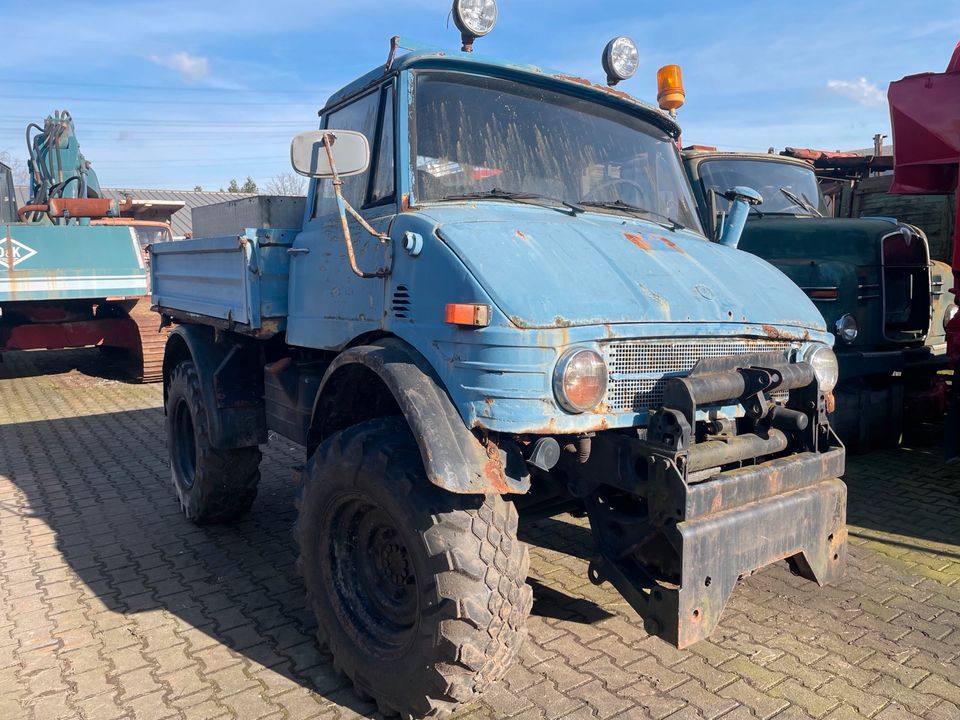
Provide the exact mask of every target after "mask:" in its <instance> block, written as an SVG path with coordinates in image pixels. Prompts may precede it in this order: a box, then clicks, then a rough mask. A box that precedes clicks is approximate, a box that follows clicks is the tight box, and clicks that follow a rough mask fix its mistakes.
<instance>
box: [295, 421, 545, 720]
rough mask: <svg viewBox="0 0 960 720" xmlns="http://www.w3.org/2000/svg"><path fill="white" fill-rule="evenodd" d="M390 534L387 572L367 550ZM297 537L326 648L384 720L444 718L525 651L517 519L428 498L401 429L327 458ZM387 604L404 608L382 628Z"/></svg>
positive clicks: (381, 427)
mask: <svg viewBox="0 0 960 720" xmlns="http://www.w3.org/2000/svg"><path fill="white" fill-rule="evenodd" d="M374 518H375V519H374ZM347 520H349V522H347ZM377 523H380V525H378V524H377ZM345 525H346V527H345ZM381 525H382V526H383V528H388V530H389V531H388V530H384V531H383V533H382V536H383V537H386V538H387V542H386V544H385V545H383V546H384V547H386V548H387V553H386V554H389V557H390V558H393V559H392V560H384V559H383V558H384V557H385V553H384V552H378V551H379V550H381V547H380V545H377V544H376V543H369V544H368V543H367V539H370V538H373V537H374V536H375V534H376V533H380V532H381V530H382V528H381ZM391 526H392V530H390V529H389V528H390V527H391ZM345 530H346V531H345ZM351 530H352V532H351ZM295 535H296V539H297V543H298V544H299V548H300V556H299V558H298V560H297V568H298V570H299V571H300V573H301V574H302V575H303V578H304V584H305V585H306V591H307V606H308V607H309V608H310V609H312V611H313V613H314V615H315V616H316V619H317V625H318V629H317V638H318V640H319V642H320V644H321V646H322V647H324V648H325V649H328V650H329V651H330V653H331V654H332V655H333V658H334V663H335V665H336V667H337V669H338V670H340V671H341V672H343V673H344V674H345V675H346V676H347V677H348V678H349V679H350V680H351V681H352V682H353V686H354V690H355V691H356V693H357V695H358V696H360V697H361V698H363V699H372V700H374V701H375V702H376V703H377V706H378V708H379V710H380V712H381V713H382V714H383V715H386V716H394V715H400V716H401V717H404V718H413V717H444V716H446V715H447V714H448V713H450V712H452V711H453V710H455V709H456V708H457V706H459V705H460V704H462V703H465V702H470V701H472V700H474V699H475V698H476V697H478V696H479V695H480V693H482V692H483V691H484V690H485V689H486V688H488V687H489V686H490V685H491V684H492V683H494V682H495V681H497V680H498V679H499V678H500V677H502V676H503V674H504V672H505V671H506V669H507V667H508V666H509V664H510V662H511V661H512V660H513V658H514V656H515V655H516V654H517V651H518V650H519V649H520V645H521V644H522V642H523V639H524V637H525V636H526V628H525V621H526V618H527V615H528V614H529V613H530V607H531V605H532V597H533V596H532V590H531V588H530V586H529V585H527V583H526V575H527V569H528V566H529V556H528V553H527V548H526V546H525V545H524V544H523V543H521V542H520V541H519V540H517V511H516V508H515V507H514V506H513V503H511V502H509V501H507V500H504V499H503V498H502V497H500V496H497V495H489V496H482V495H457V494H454V493H449V492H447V491H444V490H441V489H440V488H438V487H435V486H434V485H431V484H430V483H429V481H428V480H427V478H426V476H425V473H424V470H423V464H422V462H421V458H420V452H419V450H418V448H417V444H416V442H415V441H414V438H413V436H412V435H411V433H410V430H409V429H408V427H407V425H406V423H405V422H404V421H403V419H402V418H397V417H391V418H379V419H374V420H370V421H367V422H364V423H361V424H359V425H354V426H353V427H350V428H347V429H346V430H343V431H341V432H338V433H336V434H335V435H333V436H331V437H330V438H329V439H328V440H327V441H325V442H324V443H323V444H322V445H320V447H319V448H318V449H317V450H316V452H315V453H314V455H313V457H312V458H311V459H310V462H309V463H308V468H307V473H306V480H305V485H304V488H303V493H302V495H301V499H300V504H299V515H298V518H297V524H296V528H295ZM376 537H378V538H379V537H381V535H376ZM397 548H399V549H397ZM368 550H369V552H368ZM375 550H376V551H375ZM378 557H379V558H380V559H379V560H377V558H378ZM397 557H399V558H401V559H400V560H396V558H397ZM364 558H365V559H366V560H364ZM378 563H379V565H378ZM378 568H379V569H378ZM384 568H386V569H384ZM398 568H399V569H398ZM377 573H380V574H379V575H378V574H377ZM387 573H393V576H392V577H393V579H391V576H390V575H388V574H387ZM409 573H412V574H413V580H412V582H411V581H410V580H409V577H408V574H409ZM371 577H372V578H374V579H373V580H365V579H364V578H371ZM358 578H359V579H358ZM391 583H394V584H391ZM365 588H366V590H367V591H366V593H365V592H364V589H365ZM378 588H381V590H378ZM382 588H387V590H386V591H384V590H382ZM390 591H393V594H392V595H391V594H390ZM381 594H382V597H387V599H388V603H389V602H393V603H395V606H390V608H389V610H388V613H387V614H383V613H382V612H381V609H382V607H383V605H378V604H377V603H378V601H377V600H376V599H375V596H377V595H381ZM414 599H415V602H416V604H415V606H414V605H412V602H413V600H414ZM405 603H406V605H405ZM396 607H399V608H400V610H398V611H397V612H396V613H395V614H394V613H393V612H392V611H393V610H394V609H395V608H396ZM397 618H402V622H401V621H400V620H396V619H397ZM407 620H409V626H407V625H404V624H403V623H405V622H406V621H407ZM395 621H396V622H395ZM396 628H399V629H397V630H396V631H394V629H396Z"/></svg>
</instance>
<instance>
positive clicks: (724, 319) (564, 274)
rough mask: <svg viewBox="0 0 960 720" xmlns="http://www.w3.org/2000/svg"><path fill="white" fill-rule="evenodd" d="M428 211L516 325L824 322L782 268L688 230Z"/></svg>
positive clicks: (478, 210) (528, 211) (559, 216)
mask: <svg viewBox="0 0 960 720" xmlns="http://www.w3.org/2000/svg"><path fill="white" fill-rule="evenodd" d="M426 214H427V215H428V216H429V217H431V219H433V220H434V221H435V222H436V223H437V232H438V235H439V236H440V238H441V239H442V240H443V241H444V242H446V243H447V245H449V247H450V248H451V249H452V250H453V252H455V253H456V254H457V255H458V256H459V257H460V259H461V260H462V262H463V263H464V264H465V265H466V266H467V267H468V268H469V269H470V271H471V272H472V273H473V274H474V276H475V277H476V278H477V280H478V281H479V282H480V284H481V285H482V286H483V287H484V288H485V290H486V291H487V292H488V293H489V295H490V297H491V299H492V300H493V302H494V303H496V305H497V306H498V307H499V308H500V309H501V310H502V311H503V312H504V313H505V314H506V315H507V316H508V317H509V318H510V320H511V321H512V322H513V323H514V324H515V325H517V326H519V327H529V328H550V327H566V326H575V325H599V324H617V323H638V322H672V323H731V324H738V325H742V324H743V323H753V324H758V325H760V324H762V325H769V326H774V327H779V328H783V329H786V328H793V329H794V330H823V329H824V327H825V326H824V322H823V318H822V317H821V315H820V313H819V312H818V311H817V309H816V308H815V307H814V305H813V303H811V302H810V300H809V298H807V296H806V295H804V293H803V292H802V291H801V290H800V289H799V288H797V286H796V285H794V284H793V283H792V282H790V280H789V279H787V277H786V276H784V275H783V274H782V273H781V272H780V271H779V270H777V269H776V268H774V267H772V266H771V265H769V264H768V263H766V262H764V261H763V260H761V259H759V258H757V257H755V256H752V255H749V254H747V253H744V252H740V251H738V250H734V249H732V248H727V247H722V246H720V245H717V244H715V243H711V242H710V241H708V240H706V239H705V238H703V237H702V236H700V235H697V234H695V233H692V232H688V231H679V232H674V231H671V230H668V229H666V228H664V227H661V226H660V225H657V224H654V223H647V222H642V221H637V220H632V219H630V220H626V219H624V218H622V217H616V216H607V215H601V214H598V213H590V212H588V213H583V214H578V215H570V214H568V213H566V212H559V211H556V210H552V209H548V208H539V207H531V206H519V205H507V204H506V203H473V204H469V205H467V206H466V209H465V207H464V206H463V205H456V206H453V205H445V206H443V207H440V206H437V207H431V208H429V209H428V210H427V211H426ZM464 216H469V217H470V220H467V221H465V220H464V219H463V218H464Z"/></svg>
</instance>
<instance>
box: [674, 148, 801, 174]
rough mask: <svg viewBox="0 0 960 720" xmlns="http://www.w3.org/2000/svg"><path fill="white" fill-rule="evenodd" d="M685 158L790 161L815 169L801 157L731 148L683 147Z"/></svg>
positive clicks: (793, 163)
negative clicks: (739, 150) (737, 150)
mask: <svg viewBox="0 0 960 720" xmlns="http://www.w3.org/2000/svg"><path fill="white" fill-rule="evenodd" d="M683 157H684V159H690V160H694V159H707V158H710V159H721V160H773V161H776V162H781V163H790V164H792V165H800V166H802V167H806V168H810V169H811V170H812V169H813V165H812V164H811V163H809V162H808V161H806V160H802V159H801V158H795V157H790V156H789V155H780V154H779V153H778V154H772V153H765V152H733V151H730V150H716V149H706V148H702V147H686V148H684V149H683Z"/></svg>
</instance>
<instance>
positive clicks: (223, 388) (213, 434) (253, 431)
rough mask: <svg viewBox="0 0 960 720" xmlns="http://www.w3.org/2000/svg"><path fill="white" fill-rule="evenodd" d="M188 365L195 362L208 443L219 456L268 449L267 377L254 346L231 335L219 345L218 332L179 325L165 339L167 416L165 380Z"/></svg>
mask: <svg viewBox="0 0 960 720" xmlns="http://www.w3.org/2000/svg"><path fill="white" fill-rule="evenodd" d="M184 360H192V361H193V364H194V365H195V366H196V368H197V374H198V375H199V377H200V386H201V389H202V391H203V404H204V406H205V407H206V408H207V414H208V417H207V422H208V425H209V427H208V432H209V433H210V443H211V444H212V445H213V446H214V447H215V448H217V449H219V450H230V449H233V448H241V447H252V446H254V445H260V444H262V443H265V442H266V441H267V420H266V414H265V412H264V407H263V373H262V371H261V369H260V368H261V364H260V361H259V360H260V358H259V349H258V347H257V345H256V343H255V342H254V341H248V340H246V339H245V338H242V337H240V336H238V335H235V334H233V333H229V334H227V333H224V334H223V335H222V336H221V339H220V340H218V338H217V332H216V331H215V330H214V329H213V328H211V327H207V326H204V325H186V324H185V325H178V326H177V327H176V328H175V329H174V330H173V331H172V332H171V333H170V336H169V338H168V339H167V345H166V351H165V353H164V358H163V378H164V382H163V404H164V412H166V404H167V378H168V377H170V373H171V372H172V371H173V369H174V368H175V367H176V366H177V365H178V364H180V363H181V362H183V361H184ZM251 378H256V379H257V382H253V383H251V381H250V379H251Z"/></svg>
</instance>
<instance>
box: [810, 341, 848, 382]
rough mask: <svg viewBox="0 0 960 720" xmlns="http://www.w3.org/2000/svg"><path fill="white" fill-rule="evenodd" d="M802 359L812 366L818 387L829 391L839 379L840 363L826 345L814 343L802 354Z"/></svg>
mask: <svg viewBox="0 0 960 720" xmlns="http://www.w3.org/2000/svg"><path fill="white" fill-rule="evenodd" d="M803 361H804V362H808V363H810V365H812V366H813V372H814V373H815V374H816V376H817V381H818V382H819V383H820V389H821V390H823V391H824V392H830V391H831V390H833V389H834V388H835V387H836V386H837V380H839V379H840V365H839V364H838V363H837V356H836V355H835V354H834V352H833V350H831V349H830V348H828V347H827V346H826V345H814V346H812V347H811V348H810V349H809V350H807V352H805V353H804V355H803Z"/></svg>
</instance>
